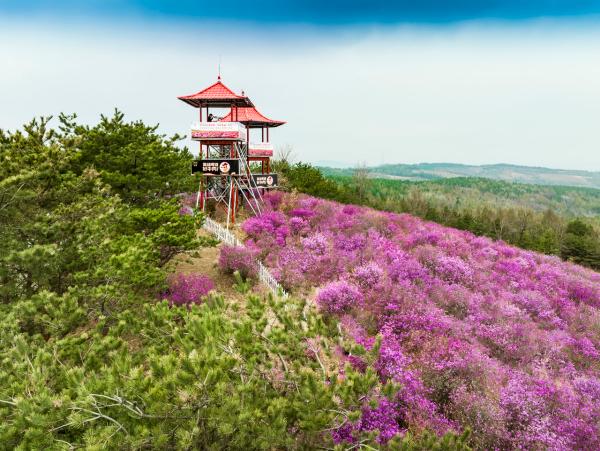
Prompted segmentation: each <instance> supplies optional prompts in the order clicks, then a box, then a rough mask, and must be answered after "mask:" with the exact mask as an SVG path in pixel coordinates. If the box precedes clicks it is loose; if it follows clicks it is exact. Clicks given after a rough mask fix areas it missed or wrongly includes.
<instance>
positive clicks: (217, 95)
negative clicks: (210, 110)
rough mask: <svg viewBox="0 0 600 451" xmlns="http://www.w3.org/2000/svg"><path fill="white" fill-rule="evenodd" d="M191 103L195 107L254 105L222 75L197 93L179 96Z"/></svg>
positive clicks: (180, 98)
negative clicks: (231, 87)
mask: <svg viewBox="0 0 600 451" xmlns="http://www.w3.org/2000/svg"><path fill="white" fill-rule="evenodd" d="M177 98H178V99H179V100H183V101H184V102H186V103H189V104H190V105H192V106H193V107H196V108H200V107H203V106H212V107H217V108H228V107H230V106H232V105H236V106H242V107H252V106H253V104H252V102H251V101H250V99H249V98H248V97H246V96H244V95H241V96H240V95H237V94H236V93H235V92H233V91H232V90H231V89H229V88H228V87H227V86H225V85H224V84H223V83H222V82H221V77H219V79H218V80H217V82H216V83H215V84H213V85H210V86H209V87H208V88H206V89H203V90H202V91H199V92H197V93H196V94H190V95H188V96H181V97H177Z"/></svg>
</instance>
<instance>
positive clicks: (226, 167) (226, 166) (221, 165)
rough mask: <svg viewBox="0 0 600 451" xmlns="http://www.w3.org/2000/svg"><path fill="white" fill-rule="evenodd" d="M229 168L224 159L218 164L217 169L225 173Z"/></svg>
mask: <svg viewBox="0 0 600 451" xmlns="http://www.w3.org/2000/svg"><path fill="white" fill-rule="evenodd" d="M229 169H231V166H230V165H229V163H227V162H226V161H223V162H221V164H220V165H219V170H220V171H221V172H225V173H227V172H229Z"/></svg>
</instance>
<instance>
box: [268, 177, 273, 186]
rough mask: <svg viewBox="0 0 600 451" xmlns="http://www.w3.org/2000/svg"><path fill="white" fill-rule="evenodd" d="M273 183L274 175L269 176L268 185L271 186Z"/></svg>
mask: <svg viewBox="0 0 600 451" xmlns="http://www.w3.org/2000/svg"><path fill="white" fill-rule="evenodd" d="M272 184H273V177H271V176H268V177H267V185H269V186H271V185H272Z"/></svg>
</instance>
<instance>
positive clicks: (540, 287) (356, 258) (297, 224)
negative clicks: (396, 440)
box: [243, 194, 600, 449]
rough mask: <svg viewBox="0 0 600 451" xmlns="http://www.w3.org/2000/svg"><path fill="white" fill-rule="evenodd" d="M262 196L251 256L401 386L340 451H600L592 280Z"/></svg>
mask: <svg viewBox="0 0 600 451" xmlns="http://www.w3.org/2000/svg"><path fill="white" fill-rule="evenodd" d="M271 196H273V197H274V200H275V201H273V202H271V203H270V206H271V209H270V210H269V211H268V212H266V213H265V214H264V215H262V216H260V217H258V218H252V219H249V220H248V221H246V222H245V223H244V225H243V229H244V231H245V232H246V234H247V241H246V244H247V246H248V247H249V248H250V249H252V252H255V253H256V255H258V256H259V257H260V258H261V259H262V260H263V262H264V263H265V264H266V265H268V266H269V267H270V268H271V270H272V273H273V274H274V275H275V277H277V278H278V279H279V280H280V281H281V282H282V283H284V285H285V286H286V288H289V289H292V290H293V289H296V288H301V289H310V288H313V287H314V288H317V290H316V295H315V301H316V304H317V306H318V307H319V308H320V309H321V310H322V311H323V312H324V313H325V314H327V315H332V316H335V317H337V318H338V319H339V320H340V323H341V325H342V328H343V329H344V331H345V333H346V334H347V335H348V336H350V337H352V338H353V339H354V341H355V342H356V343H357V344H359V345H361V346H363V347H364V348H365V349H372V348H373V346H376V339H375V337H376V336H379V337H381V338H380V342H379V346H380V348H379V354H378V356H379V357H377V361H376V362H374V367H375V369H376V370H377V373H378V376H379V378H380V379H381V380H382V381H391V382H394V383H397V384H399V385H400V386H401V387H402V389H401V390H400V392H399V393H398V395H397V397H396V398H395V399H385V400H384V399H383V398H382V400H381V402H380V403H379V405H378V406H370V405H365V406H364V409H363V413H362V417H361V418H360V419H359V420H356V421H353V422H351V421H347V422H344V423H343V424H340V428H339V430H336V431H334V432H333V437H334V439H335V441H336V442H338V443H343V442H348V443H350V442H353V440H354V438H353V437H356V436H357V434H358V432H360V431H378V434H379V435H378V437H379V439H380V441H381V442H382V443H385V442H386V441H387V440H389V438H390V437H392V436H393V435H396V434H403V433H404V432H405V431H406V430H414V431H420V430H423V429H429V430H431V431H433V432H435V433H437V434H444V433H445V432H447V431H457V432H458V431H461V430H463V429H465V428H467V427H468V428H469V429H471V430H472V438H471V440H472V444H473V445H474V446H476V447H477V448H480V449H599V448H600V327H599V326H598V325H599V324H600V274H598V273H596V272H594V271H592V270H589V269H586V268H583V267H579V266H577V265H574V264H571V263H567V262H563V261H561V260H560V259H558V258H556V257H550V256H546V255H541V254H537V253H535V252H530V251H524V250H521V249H518V248H515V247H512V246H508V245H506V244H505V243H503V242H497V241H493V240H490V239H488V238H482V237H477V236H474V235H473V234H471V233H469V232H464V231H459V230H455V229H451V228H447V227H442V226H440V225H437V224H434V223H430V222H426V221H423V220H421V219H418V218H416V217H412V216H410V215H406V214H401V215H398V214H392V213H384V212H377V211H374V210H371V209H369V208H363V207H357V206H352V205H341V204H337V203H335V202H330V201H324V200H321V199H315V198H311V197H308V196H302V195H289V194H271ZM341 361H343V362H344V363H349V364H352V365H353V366H355V367H362V366H363V365H364V362H363V361H362V360H361V358H360V357H358V356H354V355H352V356H348V357H346V358H344V359H341ZM340 371H341V372H343V369H342V368H341V369H340Z"/></svg>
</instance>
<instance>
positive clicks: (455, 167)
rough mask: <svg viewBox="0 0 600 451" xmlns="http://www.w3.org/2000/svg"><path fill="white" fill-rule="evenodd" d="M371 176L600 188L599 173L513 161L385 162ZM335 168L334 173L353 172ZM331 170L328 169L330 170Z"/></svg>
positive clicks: (370, 169) (373, 170) (372, 169)
mask: <svg viewBox="0 0 600 451" xmlns="http://www.w3.org/2000/svg"><path fill="white" fill-rule="evenodd" d="M368 169H369V171H370V173H371V176H372V177H377V178H390V179H402V180H434V179H441V178H453V177H484V178H490V179H496V180H504V181H508V182H520V183H528V184H534V185H565V186H577V187H586V188H596V189H600V172H593V171H583V170H571V169H550V168H544V167H534V166H519V165H514V164H488V165H481V166H476V165H466V164H458V163H418V164H385V165H380V166H373V167H369V168H368ZM351 171H352V169H347V168H343V169H335V170H332V171H331V172H335V173H344V172H351ZM328 172H329V171H328Z"/></svg>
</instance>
